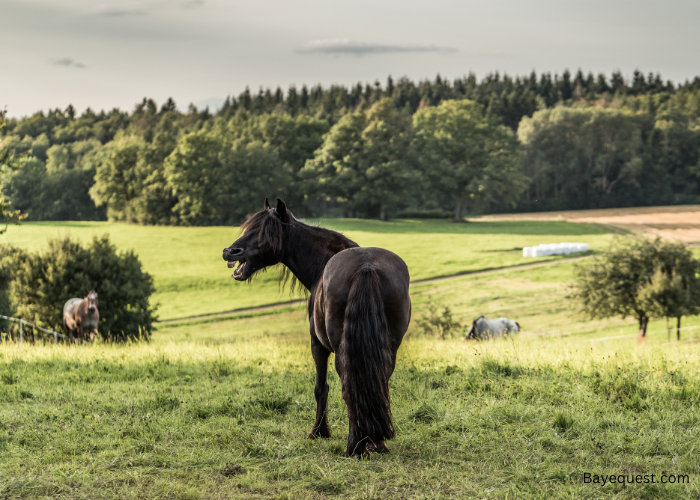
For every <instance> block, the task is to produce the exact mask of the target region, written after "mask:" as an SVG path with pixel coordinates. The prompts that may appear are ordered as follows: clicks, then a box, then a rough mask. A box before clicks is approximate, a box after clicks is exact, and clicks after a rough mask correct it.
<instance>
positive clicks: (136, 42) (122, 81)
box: [0, 0, 700, 117]
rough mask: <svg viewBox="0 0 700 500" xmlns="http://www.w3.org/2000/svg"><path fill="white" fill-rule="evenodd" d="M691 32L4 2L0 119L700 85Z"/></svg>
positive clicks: (307, 4)
mask: <svg viewBox="0 0 700 500" xmlns="http://www.w3.org/2000/svg"><path fill="white" fill-rule="evenodd" d="M698 20H700V2H699V1H697V0H665V1H660V0H657V1H648V0H634V1H632V0H629V1H628V0H605V1H599V0H589V1H580V0H579V1H571V0H489V1H483V0H482V1H472V0H431V1H425V0H424V1H416V0H401V1H398V0H371V1H369V0H356V1H352V2H350V1H339V0H322V1H321V0H297V1H289V0H252V1H251V0H247V1H240V0H147V1H140V2H129V1H128V0H122V1H104V2H103V1H100V0H97V1H95V0H91V1H87V0H53V1H52V0H21V1H7V0H0V22H1V23H2V28H0V109H2V108H5V109H7V112H8V115H9V116H17V117H19V116H26V115H30V114H33V113H34V112H36V111H39V110H44V111H46V110H47V109H49V108H51V109H53V108H61V109H64V108H66V107H67V106H68V105H69V104H73V106H75V108H76V109H77V110H78V111H80V112H82V111H83V110H85V109H86V108H87V107H91V108H92V109H93V110H102V109H105V110H109V109H112V108H115V107H117V108H120V109H122V110H132V109H133V108H134V105H135V104H136V103H137V102H140V101H141V100H142V99H143V98H144V97H151V98H153V99H155V100H156V102H157V103H158V104H160V103H162V102H164V101H165V100H166V99H167V98H168V97H173V98H174V99H175V102H176V103H177V104H178V107H179V108H180V109H183V110H184V109H186V108H187V106H188V105H189V103H194V104H195V105H197V106H198V107H199V108H202V107H204V106H206V105H209V106H210V107H212V108H214V107H216V106H217V105H220V103H221V102H223V100H224V99H225V98H226V96H227V95H233V96H237V95H238V94H239V93H241V92H242V91H243V90H244V89H245V87H246V86H249V87H250V89H251V91H253V92H256V91H257V90H258V89H259V88H260V87H261V86H262V87H263V88H267V87H271V88H273V89H274V88H276V87H277V86H280V87H282V89H284V90H285V91H286V89H287V88H288V87H289V86H290V85H296V86H297V87H301V85H302V84H307V85H309V86H312V85H316V84H318V83H320V84H322V85H324V86H328V85H330V84H334V83H339V84H345V85H352V84H354V83H357V82H362V83H367V82H370V83H371V82H374V81H376V80H379V81H380V82H382V84H384V82H386V78H387V76H388V75H392V76H393V77H394V78H395V79H396V78H399V77H401V76H408V77H410V78H412V79H415V80H419V79H425V78H430V79H434V78H435V76H436V75H437V74H440V75H441V76H443V77H447V78H449V79H452V78H456V77H460V76H464V75H466V74H468V73H469V72H474V73H476V75H477V77H479V78H482V77H484V76H485V75H486V74H488V73H490V72H494V71H499V72H501V73H508V74H510V75H526V74H529V73H530V72H531V71H532V70H535V71H537V73H538V74H539V73H541V72H551V73H561V72H562V71H564V70H565V69H567V68H568V69H570V70H571V71H572V72H574V71H576V70H578V69H579V68H581V69H582V70H584V72H588V71H593V72H594V73H598V72H604V73H606V74H608V75H609V74H610V73H611V72H612V71H615V70H619V71H622V73H623V75H625V76H627V77H629V76H631V75H632V72H633V71H634V70H635V69H639V70H641V71H642V72H644V73H645V74H646V73H649V72H653V73H657V72H658V73H660V74H661V75H662V77H663V78H664V79H670V80H672V81H674V82H676V83H678V82H682V81H685V80H686V79H693V78H694V77H695V76H696V75H698V74H700V36H699V35H698V33H699V31H698V27H699V26H700V25H699V21H698Z"/></svg>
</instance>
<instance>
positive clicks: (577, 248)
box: [523, 242, 589, 257]
mask: <svg viewBox="0 0 700 500" xmlns="http://www.w3.org/2000/svg"><path fill="white" fill-rule="evenodd" d="M588 248H589V246H588V243H569V242H562V243H542V244H540V245H537V246H536V247H525V248H523V257H549V256H551V255H569V254H572V253H578V252H586V251H588Z"/></svg>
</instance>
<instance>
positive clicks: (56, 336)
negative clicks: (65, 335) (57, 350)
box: [53, 332, 58, 345]
mask: <svg viewBox="0 0 700 500" xmlns="http://www.w3.org/2000/svg"><path fill="white" fill-rule="evenodd" d="M53 343H54V345H56V344H58V333H56V332H53Z"/></svg>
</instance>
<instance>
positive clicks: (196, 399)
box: [0, 221, 700, 499]
mask: <svg viewBox="0 0 700 500" xmlns="http://www.w3.org/2000/svg"><path fill="white" fill-rule="evenodd" d="M333 223H334V224H336V226H334V227H337V228H338V229H341V230H344V231H345V232H346V234H348V235H350V237H352V238H356V239H357V240H358V241H359V242H360V243H363V244H374V245H382V246H389V247H390V248H391V246H390V245H394V247H393V248H403V253H402V255H404V254H405V255H404V256H405V257H406V259H407V261H408V262H409V266H411V269H412V272H413V269H416V270H419V269H420V268H421V265H423V266H424V267H425V268H426V269H420V270H421V271H424V272H426V274H425V275H422V276H424V277H428V276H430V274H429V273H430V272H433V273H437V274H452V272H454V270H455V269H459V270H467V269H462V268H460V267H459V266H469V265H474V266H481V267H476V269H479V268H484V267H500V266H502V265H505V266H509V265H514V264H517V263H520V262H521V261H519V260H518V258H520V259H522V258H521V257H519V255H516V253H517V254H520V253H519V252H515V251H513V250H504V249H506V248H508V245H511V244H512V245H513V246H515V245H518V246H522V245H523V244H525V245H527V244H534V243H539V242H544V241H545V240H546V241H561V240H572V239H576V240H578V241H587V242H589V243H592V244H594V245H598V247H594V248H600V247H602V246H603V245H604V244H605V243H606V241H607V239H608V238H609V236H608V235H601V234H585V231H588V230H590V231H595V230H596V229H595V228H593V229H587V228H590V227H591V226H576V225H573V224H563V225H561V223H554V225H540V224H535V225H533V226H532V227H530V228H529V229H528V226H529V224H528V225H526V226H523V227H519V226H521V225H520V224H518V225H516V226H502V225H500V224H496V225H494V226H490V225H486V223H484V225H481V224H482V223H478V224H476V223H475V224H464V225H452V224H447V223H444V224H443V223H439V224H434V227H429V224H428V225H426V223H423V222H421V223H417V225H416V226H413V225H412V224H413V222H392V223H388V224H382V223H374V222H366V221H333ZM392 224H393V225H394V227H393V230H392V229H391V228H392V226H391V225H392ZM489 224H490V223H489ZM550 224H551V223H550ZM48 227H49V228H52V229H51V230H55V226H48ZM106 227H107V228H108V229H109V230H110V232H111V234H112V238H113V240H114V241H115V242H116V243H117V244H118V245H119V246H120V247H122V248H127V247H129V245H132V248H136V249H137V250H138V251H139V255H141V256H142V260H143V261H144V263H145V265H146V267H147V269H149V270H150V269H152V268H150V267H149V266H154V268H155V269H159V268H158V266H159V265H161V263H162V265H163V268H162V269H161V271H162V272H163V273H165V270H166V268H167V267H168V266H171V267H172V270H173V273H176V272H182V273H185V272H191V271H190V270H191V269H195V268H196V267H197V266H198V265H199V266H200V269H201V270H202V272H203V273H204V272H205V271H206V270H207V269H208V268H207V267H206V266H208V265H209V262H208V261H206V259H208V258H209V257H208V254H207V252H208V250H207V249H208V248H209V247H211V246H214V243H216V242H214V239H215V238H216V237H217V234H219V232H221V233H224V232H228V233H229V234H228V236H227V237H228V238H229V239H232V235H233V234H234V231H233V230H231V229H224V228H139V227H135V226H126V225H102V224H98V225H95V226H90V225H88V226H87V227H81V229H80V233H79V234H78V233H76V232H73V234H74V235H76V236H80V237H81V238H86V237H88V236H89V234H90V231H93V232H94V233H96V234H100V232H104V230H105V228H106ZM39 228H41V226H39V225H36V226H35V225H27V226H22V227H21V228H19V229H22V231H24V230H25V229H31V230H32V231H35V230H37V229H39ZM13 229H16V228H10V230H11V231H12V230H13ZM44 229H45V230H44V233H47V232H48V231H47V230H46V228H44ZM428 229H429V230H430V231H431V232H428ZM390 230H392V231H393V232H387V231H390ZM506 230H509V231H512V232H513V233H514V234H512V235H510V236H509V235H507V234H506V233H505V232H504V231H506ZM538 230H541V231H545V233H544V235H542V234H540V235H537V234H521V233H524V232H527V231H530V232H531V233H535V232H536V231H538ZM575 230H578V231H583V232H584V234H578V235H576V234H564V235H562V234H558V233H557V231H575ZM148 231H151V234H150V236H149V233H148ZM159 231H163V232H162V233H159ZM167 231H172V233H171V235H172V236H173V238H180V240H179V242H178V241H176V240H175V239H174V241H175V243H173V246H174V247H176V248H177V247H178V245H179V247H180V248H182V249H184V250H183V252H184V253H185V254H186V255H187V259H183V260H184V261H186V262H187V263H188V266H190V267H189V268H187V267H185V268H184V269H181V270H180V271H178V267H177V266H176V265H175V264H174V262H177V261H178V259H173V257H172V256H169V259H170V260H169V261H167V262H165V261H161V260H160V256H161V255H163V252H162V251H161V250H160V248H159V247H160V246H162V245H165V244H166V243H167V241H166V240H167ZM441 231H442V232H441ZM499 231H500V232H499ZM518 231H520V233H518ZM29 232H30V231H24V232H23V233H22V234H24V237H25V240H22V241H19V238H18V236H19V234H20V233H15V234H14V235H12V236H13V237H14V238H15V241H16V242H17V244H20V245H23V246H26V247H32V248H37V247H38V246H40V245H41V244H42V243H41V241H44V240H41V238H44V239H45V237H46V234H41V235H40V236H37V235H38V234H39V233H33V234H34V237H33V239H32V238H30V237H29V236H28V234H29ZM183 235H190V236H192V235H193V236H192V237H194V239H195V240H196V241H195V242H190V237H189V236H187V237H185V236H183ZM129 238H131V239H129ZM439 238H445V239H444V240H439ZM528 238H532V240H528ZM550 238H552V240H550ZM449 239H453V241H456V242H466V243H474V242H476V243H477V246H478V248H479V250H475V249H473V248H471V247H470V248H471V249H469V250H463V252H462V253H461V254H457V253H456V254H455V255H456V257H454V258H462V259H463V260H462V261H461V264H458V265H457V264H455V265H454V267H450V266H453V264H450V263H449V261H450V260H451V259H452V258H453V257H449V256H446V255H445V254H444V252H443V249H442V248H441V247H439V246H436V247H435V248H438V251H435V250H433V253H432V254H431V256H433V257H434V258H436V259H438V260H439V259H442V260H441V262H443V268H446V269H450V270H451V271H450V272H449V273H448V272H444V273H443V272H440V268H439V267H437V265H436V264H434V262H431V261H430V259H427V260H426V259H425V258H424V257H421V254H422V253H424V250H422V248H423V249H426V248H428V249H429V248H430V247H431V245H430V241H433V245H435V243H434V242H436V241H448V240H449ZM38 240H39V241H38ZM147 240H148V241H151V242H154V241H155V242H156V243H150V244H146V241H147ZM511 241H514V243H511ZM197 242H199V243H198V244H196V243H197ZM506 242H507V243H506ZM523 242H524V243H523ZM229 243H230V242H223V244H221V242H218V243H217V244H218V245H219V246H220V247H221V248H223V246H224V245H227V244H229ZM421 245H425V246H424V247H421ZM499 245H500V246H499ZM200 247H202V248H201V249H200ZM217 248H218V247H217ZM450 248H452V247H450ZM499 249H500V250H499ZM490 250H496V251H490ZM197 251H200V252H201V253H197ZM446 251H449V249H448V250H446ZM217 252H218V250H217ZM411 252H415V253H411ZM455 252H456V250H455ZM509 252H510V253H509ZM149 256H150V257H149ZM489 256H490V257H489ZM205 258H206V259H205ZM216 258H217V259H218V254H217V255H216ZM149 259H153V260H149ZM188 259H189V260H188ZM198 259H200V260H198ZM489 259H490V260H489ZM522 260H524V259H522ZM528 261H531V260H528ZM198 262H199V263H201V262H206V265H204V264H197V263H198ZM494 262H496V263H498V265H492V264H493V263H494ZM214 264H216V269H214V267H215V266H214ZM221 264H223V263H221ZM219 265H220V263H218V261H216V260H213V261H212V267H211V272H212V273H213V272H219V271H221V273H224V272H226V274H228V270H226V268H225V267H223V269H221V270H219V267H218V266H219ZM431 266H435V268H434V269H433V271H430V269H431ZM187 269H190V270H187ZM573 271H574V264H573V263H570V262H562V263H559V264H555V265H551V266H546V267H539V268H531V269H519V270H508V269H506V270H502V271H498V272H495V273H492V274H484V275H474V276H464V277H458V278H452V279H448V280H445V281H440V282H436V283H426V284H418V285H415V286H412V287H411V296H412V301H413V306H414V309H413V317H414V321H413V322H412V325H411V327H410V328H409V332H408V335H407V337H406V339H405V341H404V343H403V345H402V346H401V348H400V350H399V355H398V360H397V367H396V371H395V373H394V376H393V377H392V379H391V395H392V411H393V414H394V418H395V424H396V428H397V437H396V439H394V440H392V441H390V442H389V443H388V446H389V448H390V450H391V453H390V454H387V455H382V456H376V455H374V456H371V457H370V458H369V459H367V460H362V461H359V460H356V459H345V458H343V457H342V456H341V454H342V452H343V451H344V449H345V441H346V438H347V416H346V411H345V406H344V404H343V401H342V398H341V395H340V381H339V379H338V376H337V375H336V374H335V372H334V370H332V369H331V374H330V377H329V384H330V396H329V408H328V416H329V423H330V427H331V431H332V437H331V439H328V440H323V439H319V440H309V439H307V438H306V436H307V434H308V432H309V431H310V429H311V426H312V424H313V417H314V412H315V402H314V397H313V384H314V366H313V361H312V359H311V353H310V349H309V340H308V335H309V333H308V319H307V317H306V314H305V311H304V308H303V307H301V306H285V307H281V308H277V309H272V310H257V311H252V312H247V313H239V314H233V315H230V316H227V317H211V318H206V319H189V320H180V321H175V322H170V323H162V324H161V325H160V326H159V330H158V331H157V332H156V333H155V334H154V337H153V340H152V342H150V343H149V344H136V345H121V346H119V345H104V344H99V343H95V344H92V345H83V346H77V347H75V346H73V347H70V346H65V345H62V344H59V345H58V346H53V345H51V344H46V345H42V344H41V343H39V344H37V345H28V344H24V345H22V346H19V345H16V344H10V343H5V344H0V457H1V458H2V459H1V460H0V498H48V497H51V498H54V497H61V498H120V499H121V498H182V499H194V498H241V499H249V498H274V499H283V498H287V499H289V498H295V499H296V498H329V497H339V498H473V497H477V496H480V497H487V498H533V499H542V498H608V497H613V498H620V499H628V498H629V499H636V498H679V499H685V498H698V497H700V458H698V449H700V435H699V432H700V412H699V411H698V410H699V406H700V342H681V343H677V342H670V343H668V342H667V336H666V332H665V331H664V328H665V325H664V322H663V321H658V320H657V321H654V322H652V324H651V325H650V327H649V331H650V334H649V338H648V340H647V341H646V342H645V343H644V344H638V343H637V341H636V339H635V338H634V337H633V335H634V334H635V333H636V325H635V324H634V321H632V320H631V319H627V320H622V319H612V320H606V321H585V320H584V319H582V318H580V317H577V316H576V315H575V313H574V311H573V310H572V308H571V304H569V303H568V301H567V300H566V299H565V298H564V297H565V295H566V293H567V283H568V282H570V280H571V279H572V276H573ZM151 272H153V273H154V274H155V275H156V279H157V283H162V280H164V279H165V277H164V276H163V275H160V276H161V277H160V278H159V277H158V276H159V275H158V274H157V273H156V272H155V271H151ZM207 272H208V271H207ZM179 276H180V277H182V276H184V275H179ZM191 276H192V279H193V280H195V278H196V276H197V272H193V273H192V275H191ZM414 277H415V273H414ZM224 278H225V276H224V277H222V279H221V280H220V281H221V283H225V284H224V285H221V287H222V288H218V289H217V288H214V290H222V289H223V287H227V288H226V290H227V293H229V294H230V295H229V296H235V294H234V293H233V292H234V291H237V290H239V291H242V292H245V293H247V294H248V295H251V296H252V295H254V296H255V297H258V298H259V299H261V300H262V298H263V296H264V294H267V293H270V294H272V296H273V298H274V297H276V295H275V291H276V288H275V287H276V285H275V283H274V281H269V282H260V281H256V282H254V283H253V284H252V285H248V286H249V288H246V289H242V288H236V286H241V285H236V284H235V283H231V281H232V280H230V279H229V280H226V279H224ZM158 280H161V281H158ZM193 282H194V281H193ZM212 282H217V283H218V282H219V280H218V278H217V279H216V280H212ZM160 293H162V292H160ZM173 293H174V294H177V293H180V294H183V295H184V296H185V297H189V298H190V300H192V297H197V296H198V295H197V294H196V290H193V289H191V288H188V287H185V286H184V285H183V288H182V289H180V291H179V292H177V291H173ZM431 304H432V305H437V306H439V307H445V306H447V307H450V309H451V310H452V312H453V316H454V318H455V319H457V320H458V321H461V322H462V324H463V326H464V327H466V326H468V324H469V323H470V322H471V320H472V319H474V318H475V317H477V316H479V315H481V314H484V315H486V316H490V317H497V316H509V317H511V318H514V319H517V320H518V321H519V322H520V324H521V325H522V326H523V328H524V332H523V333H522V334H521V335H520V336H518V337H516V338H511V339H499V340H496V341H491V342H474V341H471V342H465V341H463V340H461V335H463V333H464V329H461V330H459V331H458V332H457V334H456V336H455V337H454V338H452V339H448V340H437V339H436V338H435V337H433V336H430V335H425V334H424V333H422V332H421V331H420V329H419V328H417V327H416V326H415V324H416V321H415V320H416V319H418V318H420V317H421V316H423V315H425V314H426V313H427V311H428V309H429V307H430V306H431ZM230 308H233V307H230ZM698 324H700V318H698V317H695V318H686V319H684V325H698ZM620 335H632V337H624V338H619V339H614V338H609V337H617V336H620ZM691 335H692V336H693V337H695V338H697V337H698V336H700V328H698V329H697V330H696V331H694V332H693V333H692V334H691V333H690V332H689V331H688V330H685V331H684V332H683V338H684V340H688V339H689V337H691ZM606 339H607V340H606ZM691 340H692V339H691ZM330 366H331V367H333V359H331V361H330ZM585 473H591V474H597V475H601V474H606V475H611V474H614V475H620V474H624V475H627V476H630V475H635V476H636V475H641V476H643V475H646V474H648V475H650V474H654V475H655V477H656V479H657V480H658V479H659V478H660V476H661V474H663V473H666V474H675V475H678V474H687V475H688V477H689V480H690V484H680V485H679V484H674V485H669V484H660V483H657V484H633V485H625V486H622V485H617V484H607V485H605V486H601V485H596V484H585V483H584V474H585Z"/></svg>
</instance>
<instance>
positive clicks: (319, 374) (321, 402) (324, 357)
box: [309, 321, 331, 439]
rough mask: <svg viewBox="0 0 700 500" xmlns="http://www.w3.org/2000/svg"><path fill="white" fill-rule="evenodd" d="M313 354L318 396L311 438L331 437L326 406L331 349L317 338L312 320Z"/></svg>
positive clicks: (316, 395)
mask: <svg viewBox="0 0 700 500" xmlns="http://www.w3.org/2000/svg"><path fill="white" fill-rule="evenodd" d="M311 354H312V355H313V357H314V363H315V364H316V387H314V396H315V397H316V422H315V423H314V427H313V429H311V434H309V438H311V439H313V438H315V437H319V436H320V437H324V438H328V437H331V430H330V429H329V428H328V417H327V415H326V408H327V406H328V383H327V382H326V379H327V377H328V357H329V356H330V355H331V353H330V351H329V350H328V349H326V348H325V347H323V344H321V342H319V340H318V338H316V333H315V332H314V325H313V321H312V322H311Z"/></svg>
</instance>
